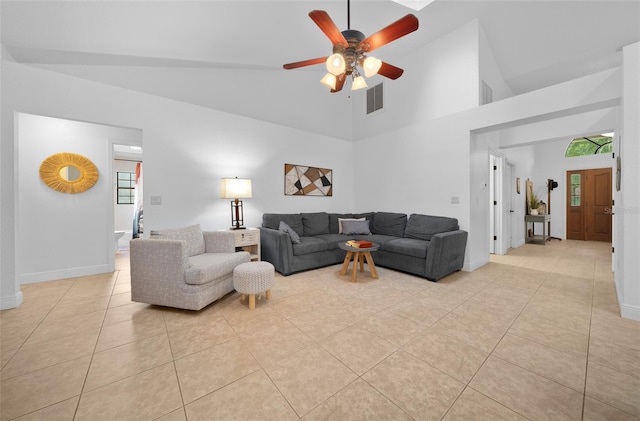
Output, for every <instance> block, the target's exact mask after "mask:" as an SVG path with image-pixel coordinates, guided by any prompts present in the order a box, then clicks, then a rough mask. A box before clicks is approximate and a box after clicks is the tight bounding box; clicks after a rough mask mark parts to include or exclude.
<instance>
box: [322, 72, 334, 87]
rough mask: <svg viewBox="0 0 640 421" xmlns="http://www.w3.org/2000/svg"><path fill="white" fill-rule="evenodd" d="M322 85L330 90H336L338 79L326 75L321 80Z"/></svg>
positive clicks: (328, 74)
mask: <svg viewBox="0 0 640 421" xmlns="http://www.w3.org/2000/svg"><path fill="white" fill-rule="evenodd" d="M320 83H322V84H323V85H324V86H326V87H328V88H329V89H336V77H335V76H334V75H332V74H331V73H327V74H326V75H324V77H323V78H322V79H320Z"/></svg>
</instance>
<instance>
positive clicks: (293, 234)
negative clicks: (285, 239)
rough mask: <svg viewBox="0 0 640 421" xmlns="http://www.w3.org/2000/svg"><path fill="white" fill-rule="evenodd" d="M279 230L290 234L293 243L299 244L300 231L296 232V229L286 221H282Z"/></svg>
mask: <svg viewBox="0 0 640 421" xmlns="http://www.w3.org/2000/svg"><path fill="white" fill-rule="evenodd" d="M278 231H282V232H284V233H286V234H288V235H289V240H291V243H293V244H297V243H299V242H300V236H299V235H298V233H297V232H295V230H294V229H293V228H291V227H290V226H289V225H288V224H287V223H286V222H284V221H280V224H279V225H278Z"/></svg>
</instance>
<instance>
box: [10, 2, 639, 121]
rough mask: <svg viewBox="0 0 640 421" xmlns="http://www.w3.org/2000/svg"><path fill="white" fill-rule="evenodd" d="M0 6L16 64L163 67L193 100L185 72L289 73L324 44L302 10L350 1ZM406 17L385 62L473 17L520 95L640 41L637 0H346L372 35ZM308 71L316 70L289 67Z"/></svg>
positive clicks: (338, 14) (324, 51)
mask: <svg viewBox="0 0 640 421" xmlns="http://www.w3.org/2000/svg"><path fill="white" fill-rule="evenodd" d="M0 7H1V19H2V32H1V34H2V44H3V45H4V47H5V48H6V50H7V51H8V52H9V53H10V54H11V55H12V56H13V57H14V58H15V60H16V61H18V62H22V63H29V64H33V65H35V66H40V67H47V66H49V68H55V70H56V71H61V72H69V73H73V72H76V73H78V72H81V73H82V77H85V78H88V79H92V78H94V76H92V72H93V71H95V74H96V76H95V78H96V79H99V77H98V76H97V75H98V74H99V72H98V69H99V68H101V67H105V66H109V67H110V68H111V69H113V68H114V67H118V68H120V69H126V68H131V69H134V70H132V72H137V73H135V75H134V73H132V74H131V75H127V74H126V73H123V74H122V75H119V76H118V77H119V78H120V80H121V84H122V85H123V86H124V85H126V83H134V82H131V81H132V80H136V78H138V81H137V82H136V83H140V84H141V85H142V84H144V83H146V81H144V79H143V75H144V72H143V71H141V70H140V69H162V71H163V72H167V74H168V73H169V72H171V75H172V77H176V78H180V80H179V81H176V87H175V88H174V91H175V92H171V91H167V90H166V89H168V88H165V91H164V92H162V93H161V95H164V96H169V97H171V96H172V95H174V96H176V97H179V96H180V95H183V96H182V97H180V98H177V99H180V100H182V101H189V98H187V97H186V96H184V94H181V92H186V91H188V90H189V89H190V88H189V83H190V80H191V79H192V78H191V77H190V76H189V75H190V73H188V72H196V71H197V72H206V71H208V70H210V69H211V71H221V69H222V70H226V71H229V70H231V71H233V70H234V69H239V70H243V71H252V70H257V71H264V70H267V71H271V72H287V71H286V70H282V64H284V63H288V62H293V61H299V60H304V59H309V58H315V57H321V56H326V55H329V54H330V53H331V46H330V42H329V40H328V39H327V38H326V37H325V36H324V35H323V33H322V32H321V31H320V30H319V28H318V27H317V26H316V25H315V24H314V23H313V22H312V21H311V19H310V18H309V17H308V13H309V11H311V10H314V9H321V10H325V11H327V12H328V13H329V15H330V16H331V17H332V18H333V20H334V21H335V23H336V24H337V26H338V27H339V28H340V29H347V28H346V27H347V2H346V0H339V1H338V0H335V1H334V0H324V1H317V0H289V1H268V0H256V1H244V0H233V1H217V0H208V1H207V0H204V1H185V0H181V1H95V0H91V1H42V2H39V1H7V0H4V1H2V2H0ZM407 13H413V14H415V15H416V16H417V17H418V19H419V21H420V29H419V30H418V31H417V32H414V33H412V34H410V35H407V36H405V37H404V38H401V39H399V40H397V41H395V42H393V43H391V44H389V45H387V46H384V47H382V48H380V49H379V50H377V53H376V56H378V57H379V58H382V59H383V60H385V61H387V62H390V63H392V64H393V63H394V60H398V59H401V58H402V57H404V56H407V55H409V54H411V52H412V51H414V50H415V49H417V48H419V47H421V46H423V45H426V44H428V43H430V42H432V41H433V40H435V39H436V38H438V37H440V36H442V35H444V34H447V33H449V32H451V31H452V30H454V29H456V28H458V27H460V26H461V25H463V24H465V23H467V22H469V21H471V20H473V19H478V21H479V22H480V25H481V27H482V28H483V29H484V31H485V33H486V36H487V38H488V41H489V43H490V45H491V48H492V50H493V53H494V55H495V59H496V61H497V64H498V66H499V68H500V71H501V73H502V75H503V77H504V80H505V82H506V83H507V84H508V85H509V86H510V88H511V89H512V90H513V91H514V92H515V93H516V94H520V93H524V92H529V91H532V90H535V89H539V88H542V87H545V86H549V85H552V84H555V83H559V82H563V81H566V80H571V79H575V78H577V77H580V76H584V75H587V74H591V73H594V72H597V71H600V70H604V69H607V68H611V67H614V66H617V65H619V62H620V57H621V54H620V53H619V51H620V49H621V47H623V46H624V45H628V44H631V43H634V42H637V41H639V40H640V0H625V1H610V0H606V1H595V0H594V1H591V0H584V1H578V0H572V1H543V0H510V1H496V0H489V1H485V0H477V1H457V0H437V1H435V2H433V3H431V4H429V5H428V6H426V7H425V8H423V9H422V10H420V11H415V10H412V9H409V8H407V7H404V6H402V5H400V4H397V3H395V2H392V1H391V0H376V1H364V0H353V1H352V2H351V28H352V29H358V30H360V31H362V32H363V33H365V34H366V35H370V34H372V33H374V32H375V31H377V30H379V29H381V28H383V27H385V26H387V25H388V24H390V23H391V22H393V21H395V20H397V19H399V18H400V17H402V16H404V15H405V14H407ZM72 69H75V70H72ZM78 69H82V70H78ZM185 69H186V71H187V73H185V74H184V77H180V73H179V71H183V70H185ZM122 71H123V72H124V71H125V70H122ZM310 71H313V72H319V71H320V72H321V71H322V66H312V67H309V68H305V69H298V70H294V71H291V72H310ZM101 77H102V78H103V79H104V78H105V76H104V75H102V76H101ZM112 78H113V77H112ZM315 78H316V76H315V75H314V79H315ZM127 80H128V81H129V82H127ZM193 81H194V82H193V83H194V84H195V83H201V82H200V81H199V80H198V79H197V78H193ZM165 85H166V83H165ZM145 89H146V91H147V92H153V89H154V88H153V87H149V86H147V87H146V88H145ZM158 89H160V88H158ZM193 89H194V90H197V89H200V88H199V87H193ZM327 95H328V94H327ZM195 96H196V95H195V94H194V98H195ZM198 101H200V102H203V101H205V100H203V99H202V98H200V99H199V100H195V99H194V101H193V102H194V103H195V102H198ZM205 102H206V101H205ZM199 105H205V106H207V104H206V103H204V104H203V103H201V104H199ZM233 111H235V110H232V112H233Z"/></svg>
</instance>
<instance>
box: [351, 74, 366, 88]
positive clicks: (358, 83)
mask: <svg viewBox="0 0 640 421" xmlns="http://www.w3.org/2000/svg"><path fill="white" fill-rule="evenodd" d="M366 87H367V82H365V80H364V78H363V77H362V76H358V77H356V78H355V79H353V83H352V84H351V90H352V91H357V90H358V89H363V88H366Z"/></svg>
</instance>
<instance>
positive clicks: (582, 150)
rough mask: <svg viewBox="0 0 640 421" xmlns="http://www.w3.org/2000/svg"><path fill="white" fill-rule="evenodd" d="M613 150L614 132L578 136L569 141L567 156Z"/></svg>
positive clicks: (610, 151)
mask: <svg viewBox="0 0 640 421" xmlns="http://www.w3.org/2000/svg"><path fill="white" fill-rule="evenodd" d="M612 152H613V133H603V134H595V135H593V136H583V137H577V138H575V139H573V140H572V141H571V143H569V146H567V151H566V152H565V153H564V156H565V158H571V157H574V156H584V155H595V154H600V153H612Z"/></svg>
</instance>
